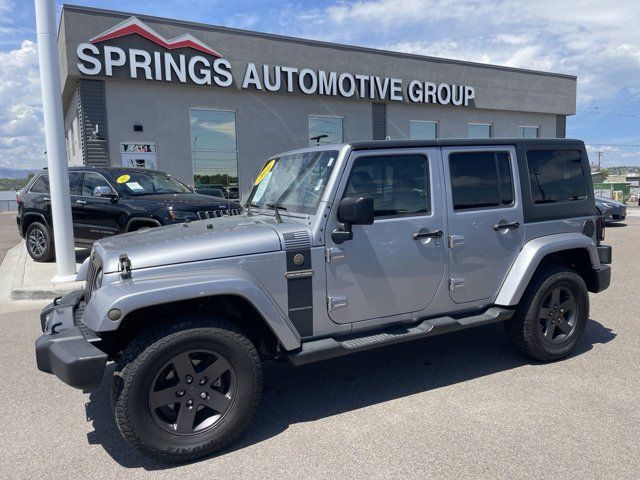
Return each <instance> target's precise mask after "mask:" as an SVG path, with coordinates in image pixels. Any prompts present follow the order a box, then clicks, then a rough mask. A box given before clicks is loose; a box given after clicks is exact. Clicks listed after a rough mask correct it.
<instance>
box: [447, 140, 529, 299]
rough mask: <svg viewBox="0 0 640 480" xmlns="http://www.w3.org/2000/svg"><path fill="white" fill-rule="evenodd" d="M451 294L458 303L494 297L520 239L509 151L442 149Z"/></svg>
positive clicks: (517, 197) (519, 214) (519, 206)
mask: <svg viewBox="0 0 640 480" xmlns="http://www.w3.org/2000/svg"><path fill="white" fill-rule="evenodd" d="M442 156H443V159H444V162H443V163H444V167H445V177H446V178H447V182H446V185H447V209H448V223H449V238H448V244H449V263H450V278H449V291H450V294H451V299H452V300H453V301H454V302H456V303H465V302H472V301H480V300H485V299H489V298H491V297H492V296H494V295H495V294H496V293H497V292H498V289H499V288H500V285H502V282H503V280H504V278H505V276H506V275H507V272H508V271H509V268H510V267H511V264H512V263H513V261H514V260H515V258H516V256H517V255H518V252H519V251H520V248H521V247H522V243H523V238H524V225H523V214H522V204H521V201H520V187H519V183H518V182H514V181H513V179H514V178H518V170H517V168H518V165H517V162H516V154H515V151H514V149H513V148H511V147H505V148H496V147H490V148H484V147H480V148H472V147H459V148H453V147H452V148H444V149H443V150H442Z"/></svg>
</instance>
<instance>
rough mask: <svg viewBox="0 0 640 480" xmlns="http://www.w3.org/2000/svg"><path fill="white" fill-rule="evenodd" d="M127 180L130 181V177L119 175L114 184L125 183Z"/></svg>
mask: <svg viewBox="0 0 640 480" xmlns="http://www.w3.org/2000/svg"><path fill="white" fill-rule="evenodd" d="M129 180H131V176H130V175H120V176H119V177H118V178H116V182H118V183H127V182H128V181H129Z"/></svg>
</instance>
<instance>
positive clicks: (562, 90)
mask: <svg viewBox="0 0 640 480" xmlns="http://www.w3.org/2000/svg"><path fill="white" fill-rule="evenodd" d="M129 16H130V14H127V13H120V12H109V11H103V10H96V9H90V8H84V7H75V6H65V7H64V9H63V15H62V19H61V25H60V31H59V49H60V64H61V68H62V72H61V74H62V77H63V78H62V80H63V85H64V90H63V99H64V104H65V112H66V113H65V116H66V117H67V118H68V117H69V116H70V115H71V114H72V110H73V109H74V108H75V107H74V106H73V104H72V97H73V94H74V91H75V87H74V85H75V83H76V82H77V79H78V78H84V77H82V76H81V75H80V72H79V70H78V68H77V62H78V58H77V56H76V47H77V46H78V44H79V43H86V42H88V41H89V39H90V38H92V37H94V36H96V35H98V34H100V33H102V32H104V31H105V30H107V29H109V28H112V27H114V26H115V25H116V24H118V23H119V22H121V21H122V20H124V19H127V18H128V17H129ZM136 16H137V17H138V18H139V19H140V20H142V21H144V22H145V24H147V25H148V26H150V27H151V28H153V29H154V30H156V31H157V32H158V33H159V34H161V35H163V36H165V37H166V38H172V37H176V36H179V35H183V34H185V33H191V34H192V35H194V36H195V37H196V38H197V39H199V40H201V41H203V42H204V43H206V44H207V45H209V46H211V47H212V48H214V49H215V50H217V51H218V52H220V53H221V54H222V55H223V56H224V58H225V59H227V60H229V62H230V63H231V67H232V71H233V74H234V82H235V83H234V84H233V85H231V86H230V87H227V88H221V87H216V86H196V85H193V84H179V83H170V82H165V81H156V80H144V79H138V80H132V79H129V78H126V77H128V75H129V74H128V68H120V69H118V68H116V69H115V70H114V75H113V77H106V76H103V75H102V76H101V75H98V76H91V77H87V78H91V79H93V80H100V79H102V80H104V85H105V95H104V97H105V102H106V105H104V109H105V111H106V112H107V119H106V122H107V125H106V126H107V128H106V129H104V133H107V132H108V137H107V140H108V144H107V149H106V153H107V154H108V157H109V162H110V164H111V165H119V164H120V153H119V145H120V143H121V142H155V143H156V144H157V147H158V149H157V157H158V168H159V169H161V170H164V171H166V172H168V173H170V174H172V175H174V176H176V177H177V178H179V179H181V180H183V181H184V182H186V183H190V184H191V183H193V168H192V160H191V139H190V130H189V109H190V108H211V109H223V110H233V111H235V112H236V133H237V145H238V159H239V162H238V175H239V183H240V190H241V192H242V193H243V194H246V193H247V192H248V191H249V190H250V188H251V186H252V183H253V180H254V178H255V176H256V175H257V173H258V171H259V168H260V166H261V165H262V163H263V162H264V160H265V159H267V158H268V157H269V156H270V155H273V154H275V153H278V152H282V151H285V150H289V149H293V148H299V147H303V146H306V145H308V141H309V140H308V137H309V130H308V124H309V123H308V116H309V115H314V114H315V115H336V116H341V117H343V127H344V140H345V141H353V140H368V139H371V138H373V123H374V122H373V110H374V108H373V106H372V100H371V99H359V98H357V97H354V98H350V99H346V98H342V97H340V96H337V97H329V96H320V95H304V94H302V93H301V92H300V91H296V92H293V93H286V92H277V93H275V92H268V93H266V92H257V91H255V90H253V89H240V88H239V84H240V83H241V82H242V77H243V73H244V71H245V68H246V66H247V63H248V62H255V63H256V65H257V66H258V68H260V67H261V65H263V64H268V65H284V66H291V67H297V68H305V67H309V68H313V69H315V70H326V71H334V72H338V73H341V72H349V73H352V74H367V75H377V76H380V77H385V76H386V77H396V78H402V79H403V83H404V85H405V87H406V85H407V84H408V83H409V81H410V80H413V79H416V80H422V81H430V82H435V83H440V82H444V83H449V84H458V85H462V84H464V85H471V86H473V87H474V88H475V102H474V104H472V105H470V106H468V107H464V106H451V105H447V106H443V105H434V104H410V103H407V102H395V101H386V102H385V103H386V115H387V122H386V135H388V136H389V137H391V138H392V139H402V138H408V137H409V122H410V120H431V121H437V122H438V127H439V128H438V134H439V137H458V138H460V137H462V138H464V137H466V136H467V124H468V123H470V122H480V123H491V124H492V125H493V132H492V133H493V136H494V137H514V136H519V133H520V132H519V128H518V127H519V126H523V125H526V126H539V127H540V136H542V137H554V136H556V134H557V132H558V131H559V130H558V127H559V125H558V124H557V118H565V117H566V115H572V114H574V113H575V108H576V78H575V77H572V76H567V75H557V74H546V73H541V72H532V71H526V70H519V69H509V68H503V67H496V66H491V65H480V64H472V63H465V62H459V61H451V60H446V59H435V58H428V57H419V56H416V55H407V54H399V53H393V52H384V51H376V50H371V49H365V48H359V47H349V46H344V45H334V44H326V43H322V42H314V41H309V40H302V39H291V38H286V37H278V36H274V35H266V34H260V33H256V32H246V31H238V30H232V29H226V28H222V27H212V26H207V25H200V24H192V23H185V22H178V21H173V20H168V19H158V18H154V17H147V16H144V15H136ZM109 42H112V43H113V45H117V46H120V47H121V48H132V47H133V48H143V49H145V48H146V49H152V50H162V49H161V48H160V47H158V46H156V45H154V44H151V43H150V42H148V41H147V40H145V39H142V38H140V37H138V36H136V35H133V36H127V37H122V38H118V39H114V40H110V41H109ZM374 102H376V103H379V102H380V100H374ZM92 105H93V104H92ZM134 124H138V125H142V126H143V128H144V131H143V132H134V131H133V125H134ZM379 124H380V122H378V123H377V125H379Z"/></svg>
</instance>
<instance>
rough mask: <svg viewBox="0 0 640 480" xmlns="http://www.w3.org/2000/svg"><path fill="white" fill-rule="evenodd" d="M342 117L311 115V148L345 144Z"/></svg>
mask: <svg viewBox="0 0 640 480" xmlns="http://www.w3.org/2000/svg"><path fill="white" fill-rule="evenodd" d="M343 138H344V136H343V134H342V117H327V116H322V115H309V146H310V147H315V146H318V145H333V144H335V143H342V142H343Z"/></svg>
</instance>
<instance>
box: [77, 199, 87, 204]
mask: <svg viewBox="0 0 640 480" xmlns="http://www.w3.org/2000/svg"><path fill="white" fill-rule="evenodd" d="M76 203H77V204H78V205H86V204H87V201H86V200H76Z"/></svg>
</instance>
